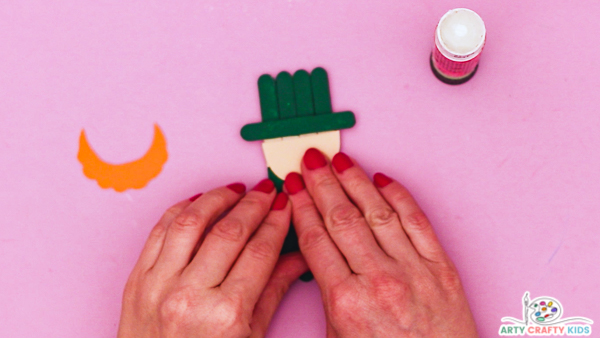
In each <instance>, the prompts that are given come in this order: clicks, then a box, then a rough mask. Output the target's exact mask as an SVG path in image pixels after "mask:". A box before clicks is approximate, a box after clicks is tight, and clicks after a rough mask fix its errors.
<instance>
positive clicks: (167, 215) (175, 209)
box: [163, 205, 184, 218]
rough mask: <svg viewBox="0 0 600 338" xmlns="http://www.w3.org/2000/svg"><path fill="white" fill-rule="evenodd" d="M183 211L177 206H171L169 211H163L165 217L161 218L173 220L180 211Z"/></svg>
mask: <svg viewBox="0 0 600 338" xmlns="http://www.w3.org/2000/svg"><path fill="white" fill-rule="evenodd" d="M183 210H184V208H182V207H181V206H179V205H174V206H171V207H170V208H169V209H167V211H165V215H164V216H163V217H164V218H175V217H177V215H179V214H180V213H181V212H182V211H183Z"/></svg>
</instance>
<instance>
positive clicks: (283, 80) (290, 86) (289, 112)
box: [275, 72, 296, 119]
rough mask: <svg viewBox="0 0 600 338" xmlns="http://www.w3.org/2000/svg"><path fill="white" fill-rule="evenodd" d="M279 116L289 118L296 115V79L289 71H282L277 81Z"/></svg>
mask: <svg viewBox="0 0 600 338" xmlns="http://www.w3.org/2000/svg"><path fill="white" fill-rule="evenodd" d="M275 86H276V87H277V102H278V103H279V118H282V119H287V118H290V117H294V116H296V98H295V97H294V80H293V79H292V76H291V75H290V73H288V72H281V73H279V75H277V80H276V81H275Z"/></svg>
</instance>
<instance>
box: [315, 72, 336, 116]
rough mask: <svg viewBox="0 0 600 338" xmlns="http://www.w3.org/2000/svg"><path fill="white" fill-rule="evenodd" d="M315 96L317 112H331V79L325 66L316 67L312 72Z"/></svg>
mask: <svg viewBox="0 0 600 338" xmlns="http://www.w3.org/2000/svg"><path fill="white" fill-rule="evenodd" d="M311 84H312V90H313V98H314V102H315V113H316V114H317V115H319V114H329V113H331V111H332V108H331V95H330V93H329V80H328V79H327V72H325V69H323V68H315V69H313V71H312V74H311Z"/></svg>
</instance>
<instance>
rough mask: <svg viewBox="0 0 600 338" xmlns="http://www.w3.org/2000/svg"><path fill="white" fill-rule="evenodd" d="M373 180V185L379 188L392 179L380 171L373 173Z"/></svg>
mask: <svg viewBox="0 0 600 338" xmlns="http://www.w3.org/2000/svg"><path fill="white" fill-rule="evenodd" d="M373 182H375V185H376V186H377V187H379V188H383V187H385V186H386V185H388V184H390V183H392V179H391V178H389V177H387V176H385V175H384V174H382V173H376V174H375V175H373Z"/></svg>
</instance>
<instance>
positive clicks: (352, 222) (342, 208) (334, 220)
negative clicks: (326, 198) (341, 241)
mask: <svg viewBox="0 0 600 338" xmlns="http://www.w3.org/2000/svg"><path fill="white" fill-rule="evenodd" d="M328 219H329V222H328V223H329V228H331V229H332V230H334V231H344V230H348V229H351V228H353V227H355V226H357V225H359V224H360V223H361V220H362V215H361V213H360V212H359V211H358V210H357V209H356V208H355V207H353V206H350V205H338V206H335V207H333V209H332V210H331V211H330V212H329V217H328Z"/></svg>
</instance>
